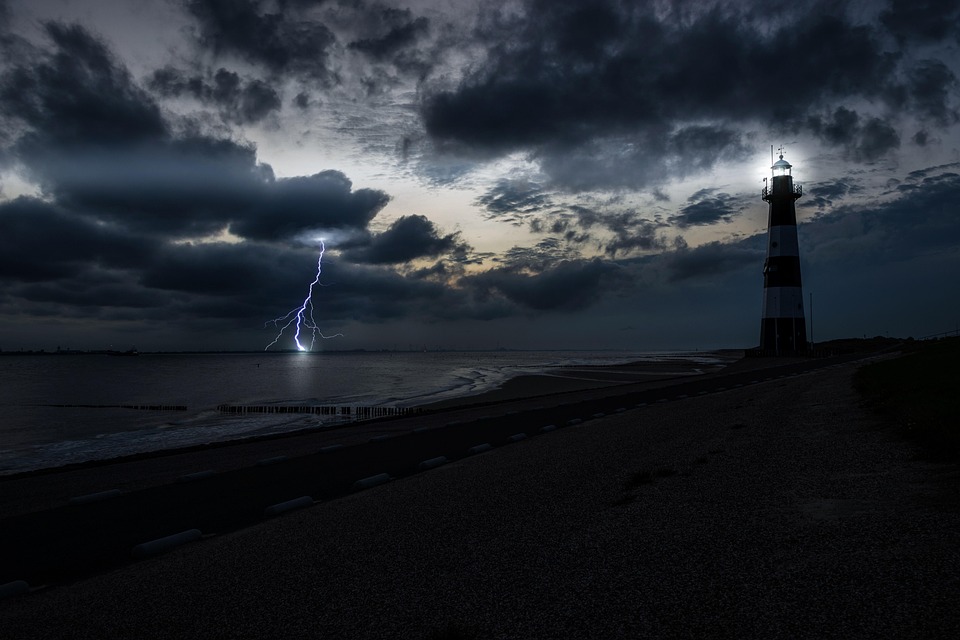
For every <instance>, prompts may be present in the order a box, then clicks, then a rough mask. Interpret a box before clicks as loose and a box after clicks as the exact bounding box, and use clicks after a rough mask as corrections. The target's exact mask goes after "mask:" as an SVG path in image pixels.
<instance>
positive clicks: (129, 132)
mask: <svg viewBox="0 0 960 640" xmlns="http://www.w3.org/2000/svg"><path fill="white" fill-rule="evenodd" d="M46 30H47V33H48V35H49V36H50V39H51V41H52V44H53V49H52V51H49V52H47V51H38V52H37V53H36V55H35V56H34V57H32V58H31V59H30V60H18V61H16V62H15V64H14V66H13V67H12V68H11V69H10V70H9V71H8V72H7V73H6V74H4V75H3V76H2V77H0V101H2V106H3V110H4V111H5V112H6V113H9V114H10V115H11V116H13V117H14V118H16V120H17V122H18V124H17V127H18V128H17V129H16V130H15V131H14V132H13V133H12V136H13V137H14V138H15V142H14V144H13V145H12V155H13V156H14V157H15V158H16V159H17V160H19V161H20V162H21V163H22V164H23V166H24V167H25V168H26V169H27V170H28V171H29V173H30V174H31V177H32V178H34V179H35V180H36V181H37V182H38V183H39V184H40V186H41V187H42V188H43V190H44V192H45V193H46V194H47V195H49V196H51V197H53V198H54V199H55V201H56V202H57V203H58V204H59V205H60V206H62V207H63V208H65V209H68V210H73V211H75V212H77V213H80V214H83V215H87V216H90V217H92V218H95V219H97V220H102V221H109V222H111V223H114V224H116V225H120V226H123V227H126V228H128V229H131V230H136V231H137V232H144V233H156V234H166V235H170V236H173V237H185V236H196V235H205V234H211V233H217V232H219V231H222V230H224V229H226V228H227V227H229V228H230V229H231V231H233V232H234V233H235V234H237V235H240V236H244V237H248V238H254V239H259V240H281V239H285V238H292V237H295V236H297V235H299V234H302V233H304V232H308V231H313V230H317V229H324V228H327V229H330V228H354V229H362V228H365V227H366V225H367V223H368V222H369V221H370V220H371V219H372V218H373V217H374V216H375V215H376V214H377V213H378V212H379V211H380V209H381V208H383V206H384V205H385V204H386V203H387V201H388V197H387V195H386V194H385V193H383V192H381V191H375V190H370V189H359V190H355V191H354V190H353V189H352V183H351V182H350V180H349V179H348V178H347V177H346V176H344V175H343V174H342V173H340V172H338V171H324V172H321V173H317V174H315V175H312V176H301V177H293V178H285V179H275V178H274V176H273V172H272V170H271V169H270V167H269V166H267V165H264V164H258V163H257V158H256V149H255V148H254V147H253V146H252V145H251V144H248V143H241V142H236V141H233V140H229V139H224V138H216V137H211V136H209V135H207V134H204V133H202V132H201V131H199V130H197V128H196V127H190V126H187V127H185V128H184V130H182V131H179V132H175V131H173V130H172V128H171V127H169V126H168V124H167V122H166V121H165V120H164V119H163V118H162V117H161V115H160V109H159V108H158V106H157V104H156V103H155V102H154V101H153V99H152V98H151V97H150V96H149V94H147V93H146V92H144V91H143V90H141V89H140V88H139V87H138V86H137V85H136V84H135V83H134V81H133V80H132V78H131V76H130V74H129V73H128V72H127V70H126V69H125V68H124V67H123V66H122V65H121V64H120V63H119V62H117V61H116V60H115V59H114V58H113V56H112V55H111V54H110V52H109V51H108V50H107V49H106V47H105V46H104V45H103V43H101V42H100V41H99V40H97V39H96V38H94V37H93V36H91V35H90V34H89V33H87V32H86V31H85V30H83V29H82V28H81V27H77V26H63V25H60V24H57V23H49V24H47V25H46ZM162 77H163V76H161V78H162ZM155 78H156V77H155ZM217 78H218V79H217V80H216V84H215V85H213V86H211V87H206V88H205V87H204V86H203V85H202V83H200V84H196V83H194V86H196V87H198V89H197V90H198V91H200V92H201V95H202V92H203V91H205V90H209V91H210V92H211V93H210V94H209V95H210V97H211V99H214V100H218V101H226V102H229V101H232V100H233V99H235V98H236V99H238V100H239V102H237V103H236V108H237V109H238V110H239V111H238V115H240V116H242V117H247V118H250V117H255V116H257V117H258V116H259V114H260V113H261V110H262V109H264V108H267V107H269V105H270V104H272V102H271V97H270V96H269V95H266V96H265V97H259V98H258V97H256V96H257V95H259V94H257V91H259V90H255V91H254V93H253V94H250V93H249V89H250V87H257V86H258V85H256V84H255V83H248V84H247V85H246V86H245V87H241V85H240V81H239V78H238V77H237V76H236V74H232V73H230V72H226V71H223V70H221V72H218V74H217ZM165 82H166V84H164V85H162V86H163V87H165V88H166V89H168V90H170V91H178V90H181V89H182V90H184V91H187V90H190V89H189V87H190V86H191V82H190V81H189V79H185V80H184V81H183V84H182V85H179V84H177V83H178V82H179V81H178V80H177V79H176V78H172V77H171V76H169V75H168V76H166V80H165ZM245 96H246V97H250V96H254V97H252V98H251V101H250V102H249V103H245V102H244V100H245V99H246V98H245Z"/></svg>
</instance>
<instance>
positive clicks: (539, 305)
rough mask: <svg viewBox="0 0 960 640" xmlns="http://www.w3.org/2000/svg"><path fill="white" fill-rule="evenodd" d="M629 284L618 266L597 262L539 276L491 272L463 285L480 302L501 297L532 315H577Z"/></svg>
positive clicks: (569, 263)
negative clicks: (566, 312)
mask: <svg viewBox="0 0 960 640" xmlns="http://www.w3.org/2000/svg"><path fill="white" fill-rule="evenodd" d="M628 280H629V278H628V276H627V274H626V272H625V271H624V270H623V269H622V268H621V267H620V266H619V265H617V264H616V263H613V262H605V261H603V260H600V259H598V258H597V259H593V260H570V261H563V262H560V263H558V264H556V265H555V266H553V267H550V268H548V269H546V270H544V271H542V272H540V273H536V274H531V273H528V272H525V271H522V270H517V269H514V268H511V267H504V268H498V269H491V270H489V271H486V272H484V273H480V274H477V275H473V276H468V277H466V278H464V279H463V280H462V283H463V284H464V285H465V286H467V287H468V288H469V289H470V290H471V291H472V292H473V293H474V295H476V296H478V297H479V298H480V299H481V300H486V299H488V298H489V297H490V296H502V297H504V298H506V299H507V300H509V301H510V302H511V303H513V304H515V305H517V306H519V307H521V308H524V309H529V310H532V311H574V310H578V309H584V308H587V307H589V306H591V305H592V304H594V303H596V302H597V301H598V300H600V299H601V298H602V297H604V296H605V295H606V294H608V293H610V292H611V291H615V290H617V289H621V288H623V287H624V286H625V285H626V284H627V282H628Z"/></svg>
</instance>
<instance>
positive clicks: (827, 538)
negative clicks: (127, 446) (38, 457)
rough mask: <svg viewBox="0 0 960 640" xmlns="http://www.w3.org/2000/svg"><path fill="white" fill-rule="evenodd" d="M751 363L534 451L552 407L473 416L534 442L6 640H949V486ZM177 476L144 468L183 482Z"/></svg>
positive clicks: (809, 375) (320, 507) (4, 608)
mask: <svg viewBox="0 0 960 640" xmlns="http://www.w3.org/2000/svg"><path fill="white" fill-rule="evenodd" d="M752 366H753V364H752V363H745V364H744V365H743V367H744V368H745V371H743V372H742V374H741V375H739V376H738V375H737V372H736V371H735V370H734V371H732V374H731V375H729V376H728V377H727V378H722V377H720V378H718V380H719V381H720V382H717V383H714V386H712V387H709V389H710V390H709V391H708V390H707V389H708V387H705V386H704V387H702V388H701V389H700V391H703V393H702V395H701V394H700V391H697V389H698V387H694V386H691V385H690V383H686V385H685V386H684V385H680V386H677V385H678V384H679V383H676V381H674V383H672V384H668V382H669V381H666V380H661V381H660V382H658V383H652V384H651V385H650V386H652V387H654V390H653V391H649V390H648V391H640V390H636V391H635V393H636V394H638V395H636V396H631V397H648V396H647V395H642V394H644V393H645V394H648V395H649V397H650V398H656V396H657V395H662V396H663V398H656V399H654V400H653V401H651V402H649V403H647V402H643V403H635V404H634V405H631V406H624V407H619V406H614V407H612V408H610V410H609V411H594V409H595V408H596V407H598V406H601V405H599V404H591V403H599V402H602V398H603V397H604V395H605V394H606V395H607V397H612V398H617V399H622V398H624V397H628V396H624V395H622V394H620V395H617V394H614V393H613V392H612V391H611V388H610V387H600V388H596V389H588V390H584V391H581V392H577V393H579V394H583V397H584V398H586V399H584V400H583V403H581V404H579V405H567V406H575V407H577V410H576V411H572V413H569V415H568V417H569V418H570V421H569V422H573V423H574V424H569V422H565V423H558V425H556V426H557V428H556V429H554V430H550V431H548V432H545V433H544V432H541V429H542V427H544V426H546V425H543V424H541V423H539V422H528V423H524V420H525V418H524V416H538V415H540V414H539V413H537V411H541V412H542V411H547V410H548V409H547V408H543V407H540V408H537V409H536V410H534V408H533V405H540V404H542V403H544V402H545V400H544V396H542V395H540V396H539V397H538V398H534V399H532V400H527V401H514V402H509V401H499V400H491V399H490V398H489V397H488V398H487V399H478V398H474V399H473V400H472V401H471V402H470V403H468V405H470V406H467V407H466V408H464V409H462V410H461V412H462V413H460V414H456V413H447V412H441V413H438V414H436V415H437V416H442V417H443V418H444V419H448V418H451V417H452V416H454V415H457V416H461V418H460V419H466V416H468V415H473V417H478V416H479V414H488V413H490V412H491V411H490V409H491V407H493V406H500V407H515V408H511V409H510V411H516V412H517V413H516V414H513V415H508V413H507V412H505V413H503V414H502V415H501V416H500V418H498V419H497V420H500V421H503V422H504V423H505V426H504V430H503V431H502V432H501V433H506V432H507V431H512V430H513V429H514V428H516V429H517V431H518V432H519V430H520V427H522V428H523V433H524V434H525V435H526V436H527V437H526V438H524V439H522V440H518V441H515V442H512V441H507V440H506V439H505V438H503V437H502V436H500V435H497V436H496V438H491V442H492V443H493V445H495V446H494V447H493V448H492V450H489V451H486V452H485V453H480V454H477V455H464V453H465V452H463V451H460V452H456V453H457V455H453V452H451V456H450V458H451V461H450V462H449V463H448V464H445V465H442V466H439V468H436V469H433V470H430V471H427V472H423V473H411V474H408V475H404V476H402V477H396V479H395V480H393V481H391V482H387V483H386V484H383V485H381V486H376V487H374V488H371V489H368V490H364V491H358V492H348V493H347V494H344V495H342V496H340V497H336V498H333V499H330V500H323V501H320V502H318V503H317V504H315V505H313V506H312V507H309V508H306V509H302V510H297V511H292V512H290V513H287V514H285V515H283V516H281V517H278V518H273V519H268V520H265V521H262V522H260V523H259V524H256V525H254V526H246V527H243V528H240V529H236V530H233V531H229V532H226V533H223V534H219V535H209V534H208V537H206V539H203V540H200V541H198V542H194V543H191V544H188V545H185V546H182V547H179V548H176V549H174V550H172V551H170V552H169V553H167V554H165V555H161V556H158V557H155V558H151V559H147V560H143V561H140V562H135V563H125V564H123V565H122V566H119V567H116V568H114V569H112V570H110V571H108V572H106V573H96V574H94V575H90V576H87V577H84V578H82V579H79V580H77V581H73V582H71V583H68V584H57V585H53V586H51V587H49V588H46V589H45V588H39V587H41V585H31V586H32V587H34V590H33V591H32V592H30V593H27V594H24V595H21V596H18V597H13V598H8V599H6V600H4V601H2V602H0V627H2V628H4V630H5V632H6V633H7V634H9V636H10V637H18V638H34V637H36V638H39V637H77V638H83V637H89V638H111V637H116V638H124V637H129V638H153V637H156V638H176V637H183V638H187V637H222V638H227V637H303V638H308V637H309V638H315V637H330V638H560V637H563V638H597V637H630V638H635V637H658V638H660V637H731V638H732V637H738V638H744V637H749V638H781V637H782V638H799V637H954V636H955V635H956V633H957V632H958V631H960V613H958V611H957V610H956V607H955V602H956V597H957V594H958V593H960V583H958V578H957V576H958V575H960V554H958V552H957V549H960V526H958V525H960V513H958V510H957V501H956V485H955V478H953V477H952V476H950V475H949V474H950V470H949V469H947V468H945V467H942V466H938V465H934V464H931V463H924V462H920V461H918V460H916V458H915V455H914V452H913V451H912V450H911V448H910V446H909V445H906V444H904V443H903V442H902V441H900V440H898V439H897V438H895V437H894V436H893V435H892V434H891V433H890V432H889V429H887V428H885V427H884V426H883V425H882V424H881V423H879V422H878V420H877V419H876V418H875V417H873V416H872V415H870V414H868V413H867V412H866V411H865V410H864V409H863V408H861V407H860V405H859V401H858V397H857V395H856V393H855V392H854V391H853V390H852V388H851V386H850V377H851V375H852V372H853V371H854V370H855V368H856V366H858V365H857V364H856V363H855V362H852V361H851V362H846V363H844V362H833V363H829V366H819V367H811V368H807V369H803V368H802V367H801V368H799V369H796V370H791V369H790V368H789V367H783V368H780V369H777V370H776V371H775V375H770V376H767V375H765V374H764V373H763V369H762V368H760V369H754V370H753V371H750V368H751V367H752ZM798 366H799V365H798ZM731 369H732V370H733V369H734V367H731ZM543 382H544V381H543V380H540V381H539V382H538V383H535V384H540V383H543ZM705 382H706V377H704V379H703V380H699V379H698V380H697V383H698V384H703V383H705ZM528 383H530V381H529V380H528V381H526V382H523V383H521V384H528ZM658 385H662V386H658ZM671 388H674V389H682V390H684V391H687V393H677V394H671V393H669V392H668V391H669V389H671ZM619 390H620V391H622V390H623V389H622V388H620V389H619ZM573 393H574V392H564V393H561V394H559V395H561V396H569V395H571V394H573ZM546 397H550V396H549V395H548V396H546ZM578 397H579V396H578ZM588 397H589V398H588ZM567 399H570V398H569V397H568V398H567ZM659 400H662V402H661V401H659ZM491 403H493V404H491ZM527 403H532V404H527ZM547 404H549V402H547ZM615 404H616V403H615ZM636 404H643V405H644V406H640V407H637V406H635V405H636ZM619 409H623V410H622V411H618V410H619ZM582 411H593V413H590V414H585V413H582ZM574 414H576V415H574ZM511 420H514V421H515V422H511ZM494 422H496V420H495V421H494ZM371 427H375V425H371ZM491 428H492V427H491ZM437 429H438V430H440V431H443V430H447V431H449V430H454V429H455V427H454V428H451V427H443V428H441V427H439V426H438V427H437ZM370 433H373V432H372V431H371V432H368V433H367V434H365V437H366V438H367V439H368V440H369V439H370V437H376V436H371V435H370ZM491 433H492V432H491ZM417 435H422V434H411V437H416V436H417ZM300 437H303V438H306V437H307V436H300ZM284 440H285V442H284ZM398 442H399V441H398ZM281 443H283V445H284V446H286V447H287V451H288V453H289V447H290V446H291V445H292V444H296V440H295V439H278V440H276V441H264V442H260V443H253V444H251V445H250V447H251V451H250V452H247V453H244V454H243V455H249V456H251V457H253V456H255V455H262V456H268V455H270V454H272V453H275V451H277V450H279V449H275V448H274V447H280V446H281ZM298 446H302V442H301V443H300V445H298ZM345 448H346V449H351V447H350V446H347V447H345ZM357 448H358V449H359V447H357ZM228 449H229V450H233V453H231V454H230V455H229V456H226V455H224V452H225V451H227V450H228ZM242 449H244V447H229V448H220V449H216V448H215V449H211V450H207V451H200V452H196V454H197V455H214V454H215V453H216V452H217V451H218V450H219V451H220V453H221V455H224V457H230V456H240V454H239V452H240V451H241V450H242ZM253 450H256V453H254V451H253ZM189 457H190V456H189V455H187V456H174V457H173V458H162V457H160V458H153V459H149V460H146V461H142V462H145V463H149V464H151V465H154V464H155V465H157V467H161V466H163V465H162V464H161V463H165V464H166V465H167V466H171V465H172V466H178V465H182V467H181V470H182V469H186V468H189V466H188V465H186V460H187V459H188V458H189ZM174 458H176V459H179V462H175V461H174ZM204 462H209V460H204ZM269 468H270V467H264V469H269ZM81 472H83V473H88V474H95V473H97V472H96V470H93V471H91V470H90V469H86V470H78V471H77V473H78V474H80V475H82V473H81ZM120 475H122V474H119V473H118V474H117V477H119V476H120ZM77 477H79V476H77ZM62 480H63V479H62V478H61V481H62ZM45 482H46V481H44V482H41V483H39V484H38V485H37V486H39V485H40V484H44V483H45ZM49 484H50V485H51V486H52V485H53V484H55V482H53V481H50V483H49ZM7 486H10V485H7ZM78 490H79V487H78ZM37 492H38V495H39V494H40V493H42V490H41V489H37ZM6 497H7V496H5V499H6ZM290 497H294V496H290ZM38 499H39V498H38ZM204 533H207V532H204Z"/></svg>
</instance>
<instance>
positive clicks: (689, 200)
mask: <svg viewBox="0 0 960 640" xmlns="http://www.w3.org/2000/svg"><path fill="white" fill-rule="evenodd" d="M958 77H960V0H886V1H882V0H861V1H845V0H831V1H829V2H817V1H810V2H807V1H803V2H800V1H794V2H785V1H783V0H763V1H754V0H742V1H736V2H734V1H728V2H724V1H714V2H710V1H705V0H697V1H696V2H692V1H679V0H654V1H649V2H645V1H643V0H635V1H632V2H627V1H624V2H616V1H610V0H565V1H564V2H554V1H547V0H470V1H467V0H410V1H408V2H399V1H397V2H394V1H392V0H386V1H371V0H151V1H147V0H88V1H83V2H81V1H79V0H76V1H71V0H31V1H29V2H28V1H26V0H0V349H2V350H5V351H11V350H18V349H41V348H43V349H47V350H51V349H55V348H56V347H61V348H65V349H66V348H70V349H104V348H115V349H128V348H131V347H136V348H137V349H139V350H141V351H152V350H188V349H201V350H223V349H238V350H257V349H262V348H264V347H266V346H267V345H268V344H270V343H271V341H273V340H274V338H276V337H277V333H278V331H279V328H280V327H282V326H283V324H284V323H285V322H286V321H285V320H284V321H281V322H280V323H279V325H277V324H274V323H271V322H270V321H271V320H274V319H276V318H283V317H290V316H286V314H288V312H290V311H291V310H296V309H297V308H299V307H300V305H301V304H302V303H303V300H304V298H305V296H306V294H307V293H308V292H309V291H310V285H311V283H312V282H314V280H317V285H316V286H315V287H313V298H312V299H313V303H314V304H313V319H314V320H315V323H316V324H315V326H316V327H318V329H319V330H320V331H322V332H323V335H325V336H334V335H336V334H342V335H338V336H337V337H330V338H323V337H318V338H317V339H316V342H315V343H314V344H313V348H314V349H316V350H330V349H394V348H396V349H407V348H415V349H421V348H428V349H434V348H443V349H491V348H492V349H495V348H513V349H524V348H525V349H629V350H670V349H711V348H745V347H750V346H754V345H756V344H757V343H758V342H759V329H760V316H761V306H762V296H763V275H762V267H763V261H764V257H765V234H766V224H767V204H766V203H764V202H763V201H762V199H761V197H760V191H761V189H762V187H763V182H762V181H763V178H764V177H766V176H769V175H770V164H771V147H776V148H777V149H779V148H780V147H781V146H782V148H783V154H784V158H785V159H786V160H788V161H789V162H790V163H791V164H792V165H793V176H794V180H795V181H796V182H797V183H798V184H801V185H802V187H803V193H804V195H803V198H801V199H800V200H798V202H797V216H798V234H799V240H800V254H801V256H800V257H801V265H802V274H803V286H804V299H805V302H806V304H807V310H806V311H807V320H808V322H810V321H811V317H810V316H811V315H812V316H813V317H812V331H813V339H814V340H815V341H822V340H829V339H833V338H843V337H862V336H875V335H884V336H886V335H890V336H899V337H906V336H913V337H917V338H919V337H923V336H928V335H932V334H937V333H940V332H946V331H954V330H955V329H956V328H957V326H958V323H960V285H958V274H960V115H958V114H960V81H958ZM321 246H322V247H323V248H324V250H325V252H324V254H323V260H322V262H321V263H320V264H319V266H320V271H321V273H320V275H319V278H317V275H318V274H317V270H318V259H319V256H320V251H321ZM811 296H812V297H811ZM811 305H812V313H811ZM292 329H293V327H290V328H289V329H287V331H285V332H284V333H283V334H282V335H281V336H280V340H278V341H277V342H276V343H275V344H274V346H273V347H271V348H273V349H277V348H282V349H289V348H294V347H295V343H294V342H293V332H292ZM310 333H311V332H310V330H309V329H308V328H304V330H303V332H302V335H303V336H304V338H303V343H304V345H305V346H307V347H310V345H311V340H310V339H309V337H308V335H309V334H310Z"/></svg>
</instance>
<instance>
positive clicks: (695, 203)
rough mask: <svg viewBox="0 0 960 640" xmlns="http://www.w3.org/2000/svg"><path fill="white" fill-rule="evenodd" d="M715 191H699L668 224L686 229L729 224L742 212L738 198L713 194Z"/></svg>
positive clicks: (727, 194) (726, 194)
mask: <svg viewBox="0 0 960 640" xmlns="http://www.w3.org/2000/svg"><path fill="white" fill-rule="evenodd" d="M715 191H716V190H715V189H701V190H700V191H698V192H696V193H694V194H693V195H692V196H690V198H689V199H688V200H687V204H686V205H685V206H683V207H681V208H680V212H679V213H678V214H677V215H675V216H673V217H672V218H670V222H672V223H673V224H675V225H676V226H678V227H680V228H681V229H687V228H689V227H698V226H704V225H711V224H718V223H720V222H730V221H731V220H733V218H734V217H735V216H736V215H737V214H738V213H739V212H740V211H742V210H743V203H742V201H741V200H740V199H739V198H736V197H734V196H731V195H730V194H729V193H722V192H721V193H715Z"/></svg>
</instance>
